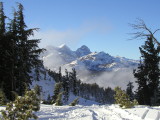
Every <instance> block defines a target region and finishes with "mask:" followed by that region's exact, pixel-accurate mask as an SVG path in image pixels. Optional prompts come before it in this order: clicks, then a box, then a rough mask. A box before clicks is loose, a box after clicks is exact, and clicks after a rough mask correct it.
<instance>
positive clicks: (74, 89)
mask: <svg viewBox="0 0 160 120" xmlns="http://www.w3.org/2000/svg"><path fill="white" fill-rule="evenodd" d="M69 79H70V87H71V90H72V92H73V94H74V95H75V96H76V95H77V91H78V90H77V73H76V70H75V69H74V68H73V69H72V72H70V74H69Z"/></svg>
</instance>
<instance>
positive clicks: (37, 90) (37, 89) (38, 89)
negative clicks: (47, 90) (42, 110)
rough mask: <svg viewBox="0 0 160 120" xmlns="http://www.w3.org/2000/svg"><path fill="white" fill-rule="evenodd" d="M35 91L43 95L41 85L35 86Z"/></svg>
mask: <svg viewBox="0 0 160 120" xmlns="http://www.w3.org/2000/svg"><path fill="white" fill-rule="evenodd" d="M34 91H35V93H36V94H37V95H38V96H40V95H41V91H42V90H41V87H40V86H39V85H35V86H34Z"/></svg>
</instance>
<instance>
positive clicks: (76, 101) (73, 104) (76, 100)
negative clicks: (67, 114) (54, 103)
mask: <svg viewBox="0 0 160 120" xmlns="http://www.w3.org/2000/svg"><path fill="white" fill-rule="evenodd" d="M78 100H79V98H76V99H74V100H73V101H72V102H71V103H70V104H69V105H70V106H75V105H77V104H78V102H79V101H78Z"/></svg>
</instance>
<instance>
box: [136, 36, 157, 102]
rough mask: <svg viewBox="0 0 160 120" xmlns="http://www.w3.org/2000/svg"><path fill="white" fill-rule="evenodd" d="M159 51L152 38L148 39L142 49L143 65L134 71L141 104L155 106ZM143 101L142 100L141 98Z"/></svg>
mask: <svg viewBox="0 0 160 120" xmlns="http://www.w3.org/2000/svg"><path fill="white" fill-rule="evenodd" d="M159 51H160V47H157V46H155V44H154V42H153V38H152V37H148V38H147V40H146V42H145V45H143V46H142V47H140V52H141V55H142V58H143V63H141V64H140V65H139V67H138V70H137V71H134V76H135V77H136V78H137V81H136V82H137V83H138V85H139V87H138V90H137V96H138V101H139V103H140V104H146V105H155V104H157V103H156V101H157V100H156V99H157V92H158V84H159V75H160V71H159V60H160V57H159ZM140 97H143V98H142V99H143V100H140V99H141V98H140Z"/></svg>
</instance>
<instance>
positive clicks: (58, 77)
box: [49, 68, 115, 104]
mask: <svg viewBox="0 0 160 120" xmlns="http://www.w3.org/2000/svg"><path fill="white" fill-rule="evenodd" d="M49 75H50V76H52V77H53V78H54V79H55V81H56V82H57V83H61V84H62V91H64V93H63V95H64V96H63V101H64V103H67V102H68V99H69V96H70V94H73V95H75V96H80V97H82V98H85V99H88V100H94V101H96V102H99V103H102V104H104V103H114V93H115V92H114V90H112V89H111V88H110V87H108V88H103V87H99V85H97V84H96V83H94V84H87V83H83V82H82V81H81V80H80V79H78V78H77V73H76V70H75V69H72V71H71V72H68V70H67V69H66V70H65V75H62V73H61V68H59V72H58V73H57V72H55V71H51V70H49Z"/></svg>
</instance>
